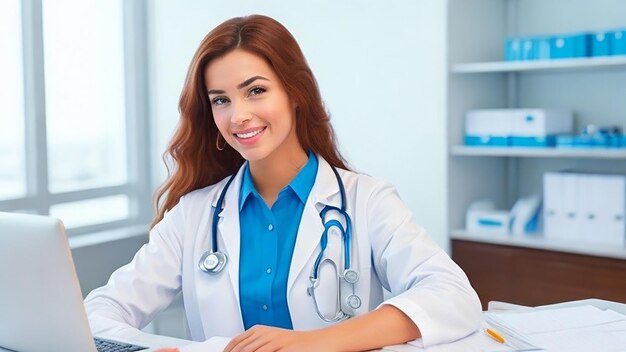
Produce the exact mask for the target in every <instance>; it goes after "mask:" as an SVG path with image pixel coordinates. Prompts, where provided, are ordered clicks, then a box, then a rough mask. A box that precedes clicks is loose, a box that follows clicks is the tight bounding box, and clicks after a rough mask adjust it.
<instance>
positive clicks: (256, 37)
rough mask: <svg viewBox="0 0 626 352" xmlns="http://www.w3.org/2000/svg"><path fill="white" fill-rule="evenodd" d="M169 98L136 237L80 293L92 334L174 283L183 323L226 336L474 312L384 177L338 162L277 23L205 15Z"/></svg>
mask: <svg viewBox="0 0 626 352" xmlns="http://www.w3.org/2000/svg"><path fill="white" fill-rule="evenodd" d="M179 107H180V124H179V126H178V130H177V131H176V133H175V135H174V137H173V139H172V141H171V143H170V145H169V148H168V150H167V153H166V155H168V156H169V157H171V159H173V161H174V162H175V165H174V167H173V170H171V172H170V176H169V178H168V180H167V181H166V182H165V184H164V185H163V186H162V187H161V188H160V190H159V191H158V192H157V196H158V197H157V204H158V205H157V207H158V214H157V216H156V219H155V221H154V224H153V227H152V230H151V231H150V241H149V243H148V244H146V245H144V246H143V247H142V248H141V249H140V250H139V251H138V253H137V254H136V256H135V258H134V259H133V260H132V262H131V263H129V264H127V265H126V266H124V267H122V268H120V269H118V270H117V271H116V272H115V273H113V275H112V276H111V278H110V280H109V282H108V284H107V285H106V286H104V287H101V288H99V289H96V290H94V291H93V292H92V293H91V294H90V295H89V296H88V297H87V298H86V300H85V304H86V307H87V311H88V314H89V320H90V324H91V327H92V330H93V331H94V333H96V334H102V333H107V332H108V333H111V332H118V333H122V332H124V331H126V332H128V330H129V329H130V330H135V329H137V328H139V329H141V328H143V327H144V326H146V325H147V324H148V323H149V322H150V321H151V320H152V319H153V318H154V317H155V315H156V314H157V313H158V312H159V311H161V310H162V309H164V308H165V307H167V306H168V304H169V303H170V302H171V301H172V299H173V298H174V297H175V296H176V294H177V293H178V292H179V291H181V290H182V294H183V300H184V306H185V311H186V317H187V325H188V328H189V332H190V334H191V338H192V339H193V340H197V341H202V340H204V339H208V338H210V337H212V336H229V337H230V336H232V337H233V339H232V340H231V342H230V344H229V345H228V346H227V347H226V349H225V351H298V352H301V351H326V352H328V351H360V350H369V349H374V348H379V347H382V346H385V345H391V344H398V343H404V342H407V341H411V340H416V339H417V341H416V343H418V344H423V345H424V346H431V345H435V344H439V343H444V342H449V341H453V340H456V339H459V338H461V337H464V336H466V335H468V334H470V333H471V332H473V331H474V330H476V329H477V328H478V327H479V324H480V320H481V308H480V304H479V300H478V297H477V295H476V293H475V292H474V290H473V289H472V287H471V286H470V284H469V282H468V280H467V277H466V276H465V274H464V273H463V271H462V270H461V269H460V268H459V267H458V266H457V265H456V264H455V263H454V262H453V261H452V260H451V259H450V258H449V257H448V256H447V255H446V253H445V252H444V251H443V250H441V249H440V248H438V247H437V245H436V244H435V243H434V242H433V241H432V240H431V239H430V238H429V236H428V235H427V234H426V233H425V231H424V230H423V229H422V228H421V227H420V226H418V225H417V224H416V223H415V222H414V219H413V217H412V215H411V213H410V211H409V209H408V208H407V207H406V205H405V204H403V203H402V201H401V200H400V198H399V196H398V194H397V193H396V191H395V189H394V188H393V187H391V186H390V185H388V184H386V183H383V182H380V181H378V180H375V179H373V178H371V177H369V176H366V175H362V174H358V173H355V172H353V171H350V170H349V168H348V167H347V165H346V163H345V161H344V159H343V158H342V156H341V155H340V154H339V152H338V150H337V146H336V144H335V138H334V134H333V130H332V128H331V125H330V123H329V116H328V114H327V113H326V111H325V109H324V106H323V103H322V99H321V96H320V93H319V89H318V86H317V83H316V81H315V78H314V76H313V74H312V72H311V70H310V69H309V67H308V65H307V63H306V60H305V58H304V56H303V54H302V52H301V50H300V48H299V46H298V44H297V43H296V41H295V39H294V38H293V37H292V35H291V34H290V33H289V32H288V31H287V29H285V28H284V27H283V26H282V25H281V24H279V23H278V22H276V21H275V20H273V19H271V18H268V17H265V16H249V17H243V18H233V19H230V20H228V21H226V22H224V23H222V24H221V25H219V26H218V27H216V28H215V29H213V30H212V31H211V32H210V33H209V34H208V35H207V36H206V37H205V38H204V40H203V41H202V43H201V44H200V47H199V48H198V50H197V52H196V53H195V56H194V58H193V60H192V62H191V65H190V67H189V71H188V74H187V78H186V82H185V84H184V88H183V91H182V94H181V98H180V106H179ZM159 199H160V200H161V202H158V200H159ZM383 289H385V290H387V291H389V292H390V293H391V294H390V295H389V297H390V298H388V299H385V298H384V295H383ZM135 331H136V330H135Z"/></svg>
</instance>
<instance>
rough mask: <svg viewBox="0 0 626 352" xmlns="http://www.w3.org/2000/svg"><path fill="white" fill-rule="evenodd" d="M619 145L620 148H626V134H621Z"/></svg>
mask: <svg viewBox="0 0 626 352" xmlns="http://www.w3.org/2000/svg"><path fill="white" fill-rule="evenodd" d="M619 146H620V148H626V135H623V136H621V138H620V143H619Z"/></svg>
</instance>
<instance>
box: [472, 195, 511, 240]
mask: <svg viewBox="0 0 626 352" xmlns="http://www.w3.org/2000/svg"><path fill="white" fill-rule="evenodd" d="M510 223H511V213H510V212H509V211H508V210H499V209H495V206H494V204H493V202H492V201H490V200H481V201H476V202H473V203H472V204H471V205H470V206H469V208H468V209H467V213H466V214H465V227H466V229H467V231H470V232H474V233H480V234H494V235H506V234H508V233H509V232H510Z"/></svg>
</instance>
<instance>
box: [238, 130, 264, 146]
mask: <svg viewBox="0 0 626 352" xmlns="http://www.w3.org/2000/svg"><path fill="white" fill-rule="evenodd" d="M265 129H267V126H264V127H255V128H247V129H245V130H241V131H237V132H236V133H233V136H235V139H236V140H237V142H238V143H239V144H240V145H243V146H253V145H255V144H256V142H257V141H258V140H259V139H261V137H262V136H263V132H265Z"/></svg>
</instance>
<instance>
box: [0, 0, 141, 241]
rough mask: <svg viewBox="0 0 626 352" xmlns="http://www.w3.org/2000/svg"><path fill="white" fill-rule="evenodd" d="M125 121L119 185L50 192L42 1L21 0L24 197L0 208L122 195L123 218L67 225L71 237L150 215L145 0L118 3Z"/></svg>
mask: <svg viewBox="0 0 626 352" xmlns="http://www.w3.org/2000/svg"><path fill="white" fill-rule="evenodd" d="M122 4H123V5H122V6H123V41H124V44H123V45H124V48H123V51H124V86H125V112H126V114H125V121H126V143H127V149H126V160H127V161H126V163H127V172H128V178H127V181H126V183H125V184H121V185H115V186H106V187H98V188H89V189H84V190H77V191H69V192H61V193H50V191H49V189H48V151H47V129H46V101H45V72H44V48H43V23H42V22H43V17H42V0H22V1H21V13H22V44H23V69H24V72H23V75H24V119H25V146H24V147H25V151H26V189H27V192H26V195H25V196H24V197H21V198H14V199H7V200H0V211H23V210H26V211H33V212H35V213H37V214H41V215H48V214H49V210H50V207H51V206H53V205H55V204H59V203H66V202H74V201H81V200H88V199H93V198H99V197H106V196H114V195H126V196H128V198H129V217H127V218H125V219H122V220H118V221H113V222H106V223H100V224H93V225H87V226H83V227H77V228H72V229H69V230H68V231H67V232H68V235H70V236H75V235H80V234H87V233H93V232H100V231H105V230H113V229H116V228H122V227H131V226H137V225H146V224H147V223H149V222H150V220H151V218H152V210H151V208H152V207H151V206H150V203H151V192H152V190H151V182H150V180H151V177H150V170H151V163H150V142H151V138H150V131H151V129H150V125H149V119H148V117H149V94H148V89H149V85H148V65H147V64H146V63H147V52H148V47H147V38H148V35H147V19H146V13H147V12H146V1H145V0H138V1H122Z"/></svg>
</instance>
